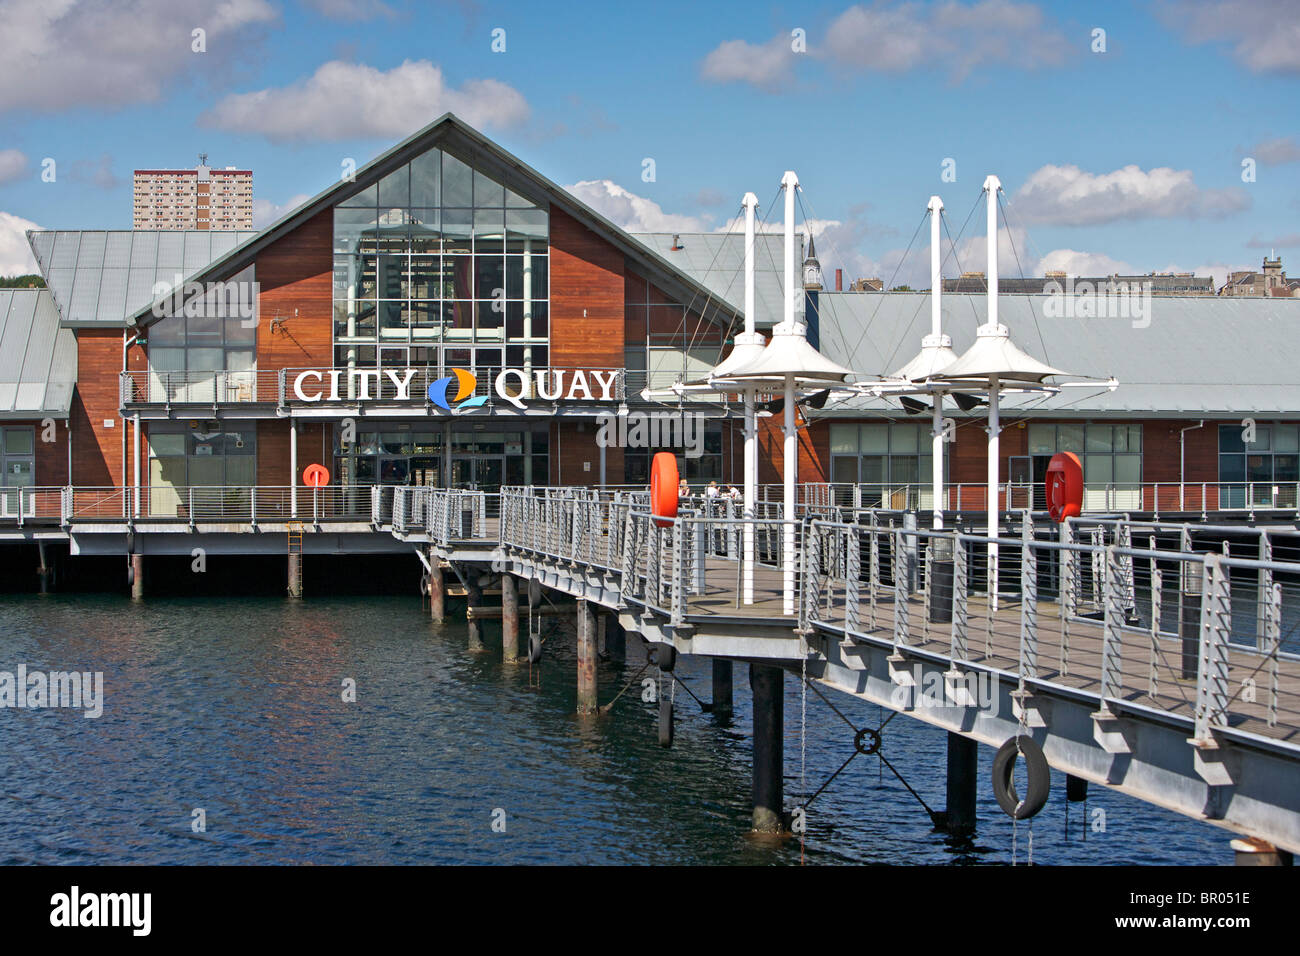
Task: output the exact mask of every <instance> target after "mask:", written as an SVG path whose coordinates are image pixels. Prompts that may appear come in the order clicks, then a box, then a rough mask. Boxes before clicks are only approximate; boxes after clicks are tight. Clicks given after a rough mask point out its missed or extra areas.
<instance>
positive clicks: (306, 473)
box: [302, 465, 330, 488]
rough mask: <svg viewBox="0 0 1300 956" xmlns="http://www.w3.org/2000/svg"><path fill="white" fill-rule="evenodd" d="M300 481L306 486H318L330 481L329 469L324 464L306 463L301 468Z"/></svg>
mask: <svg viewBox="0 0 1300 956" xmlns="http://www.w3.org/2000/svg"><path fill="white" fill-rule="evenodd" d="M302 483H303V484H304V485H306V486H307V487H308V488H319V487H321V486H322V485H328V484H329V483H330V471H329V469H328V468H326V467H325V466H324V465H308V466H307V467H306V468H304V469H303V470H302Z"/></svg>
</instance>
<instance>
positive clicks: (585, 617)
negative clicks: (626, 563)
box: [578, 600, 597, 714]
mask: <svg viewBox="0 0 1300 956" xmlns="http://www.w3.org/2000/svg"><path fill="white" fill-rule="evenodd" d="M596 708H597V703H596V619H595V617H594V616H593V615H592V613H591V605H590V604H588V603H587V601H585V600H579V601H578V713H580V714H594V713H595V712H596Z"/></svg>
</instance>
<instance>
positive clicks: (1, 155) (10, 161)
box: [0, 149, 27, 186]
mask: <svg viewBox="0 0 1300 956" xmlns="http://www.w3.org/2000/svg"><path fill="white" fill-rule="evenodd" d="M26 175H27V156H26V155H24V154H23V153H22V152H20V151H19V150H16V149H0V186H3V185H4V184H5V183H11V182H13V181H14V180H17V179H22V178H23V177H24V176H26Z"/></svg>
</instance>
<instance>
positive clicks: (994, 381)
mask: <svg viewBox="0 0 1300 956" xmlns="http://www.w3.org/2000/svg"><path fill="white" fill-rule="evenodd" d="M1001 188H1002V183H1000V182H999V181H998V177H996V176H989V177H988V178H986V179H985V180H984V193H985V199H986V204H987V205H986V208H987V212H988V216H987V218H988V278H987V282H986V286H987V288H988V313H989V314H988V323H987V324H988V326H989V328H993V329H995V328H997V326H998V190H1000V189H1001ZM998 388H999V384H998V377H997V376H996V375H991V376H989V452H988V458H989V460H988V489H987V494H988V534H989V538H990V539H992V538H996V537H997V533H998V456H999V455H1000V451H999V441H998V435H999V433H1000V432H1001V425H1000V424H999V422H998ZM1009 503H1010V502H1008V504H1009ZM988 562H989V567H988V575H989V607H990V608H991V609H992V610H994V611H996V610H997V609H998V546H997V543H996V542H994V541H992V540H990V541H989V555H988Z"/></svg>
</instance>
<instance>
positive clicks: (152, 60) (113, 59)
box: [0, 0, 278, 112]
mask: <svg viewBox="0 0 1300 956" xmlns="http://www.w3.org/2000/svg"><path fill="white" fill-rule="evenodd" d="M277 16H278V14H277V13H276V12H275V10H274V8H272V7H271V5H270V4H269V3H267V2H266V0H225V2H222V3H220V4H215V5H214V4H212V3H210V2H208V0H131V2H129V3H123V4H121V5H118V4H109V3H104V2H98V0H0V23H3V24H4V26H5V34H4V56H3V57H0V112H3V111H5V110H13V109H29V110H58V109H69V108H75V107H80V106H121V105H123V104H127V103H143V102H152V101H154V100H157V99H158V98H159V97H160V96H161V95H162V92H163V91H164V90H165V89H168V88H169V87H171V86H172V85H173V83H174V82H175V80H176V79H177V78H178V77H180V76H182V75H184V74H186V73H189V72H190V71H195V72H198V71H200V70H201V71H203V73H204V74H206V75H208V76H211V75H212V74H213V73H214V72H215V71H216V70H218V69H221V68H225V67H228V66H229V64H230V62H231V60H232V59H233V57H234V55H235V54H236V53H238V52H246V51H247V50H248V48H249V45H250V43H251V42H252V40H253V38H254V37H255V36H256V35H257V32H258V30H259V28H260V27H262V26H263V25H264V24H267V23H270V22H272V21H274V20H275V19H276V18H277ZM197 28H201V29H203V30H205V31H206V34H207V36H206V40H207V49H208V52H206V53H201V54H200V53H195V52H194V51H193V50H192V49H191V43H192V39H191V31H192V30H194V29H197Z"/></svg>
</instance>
